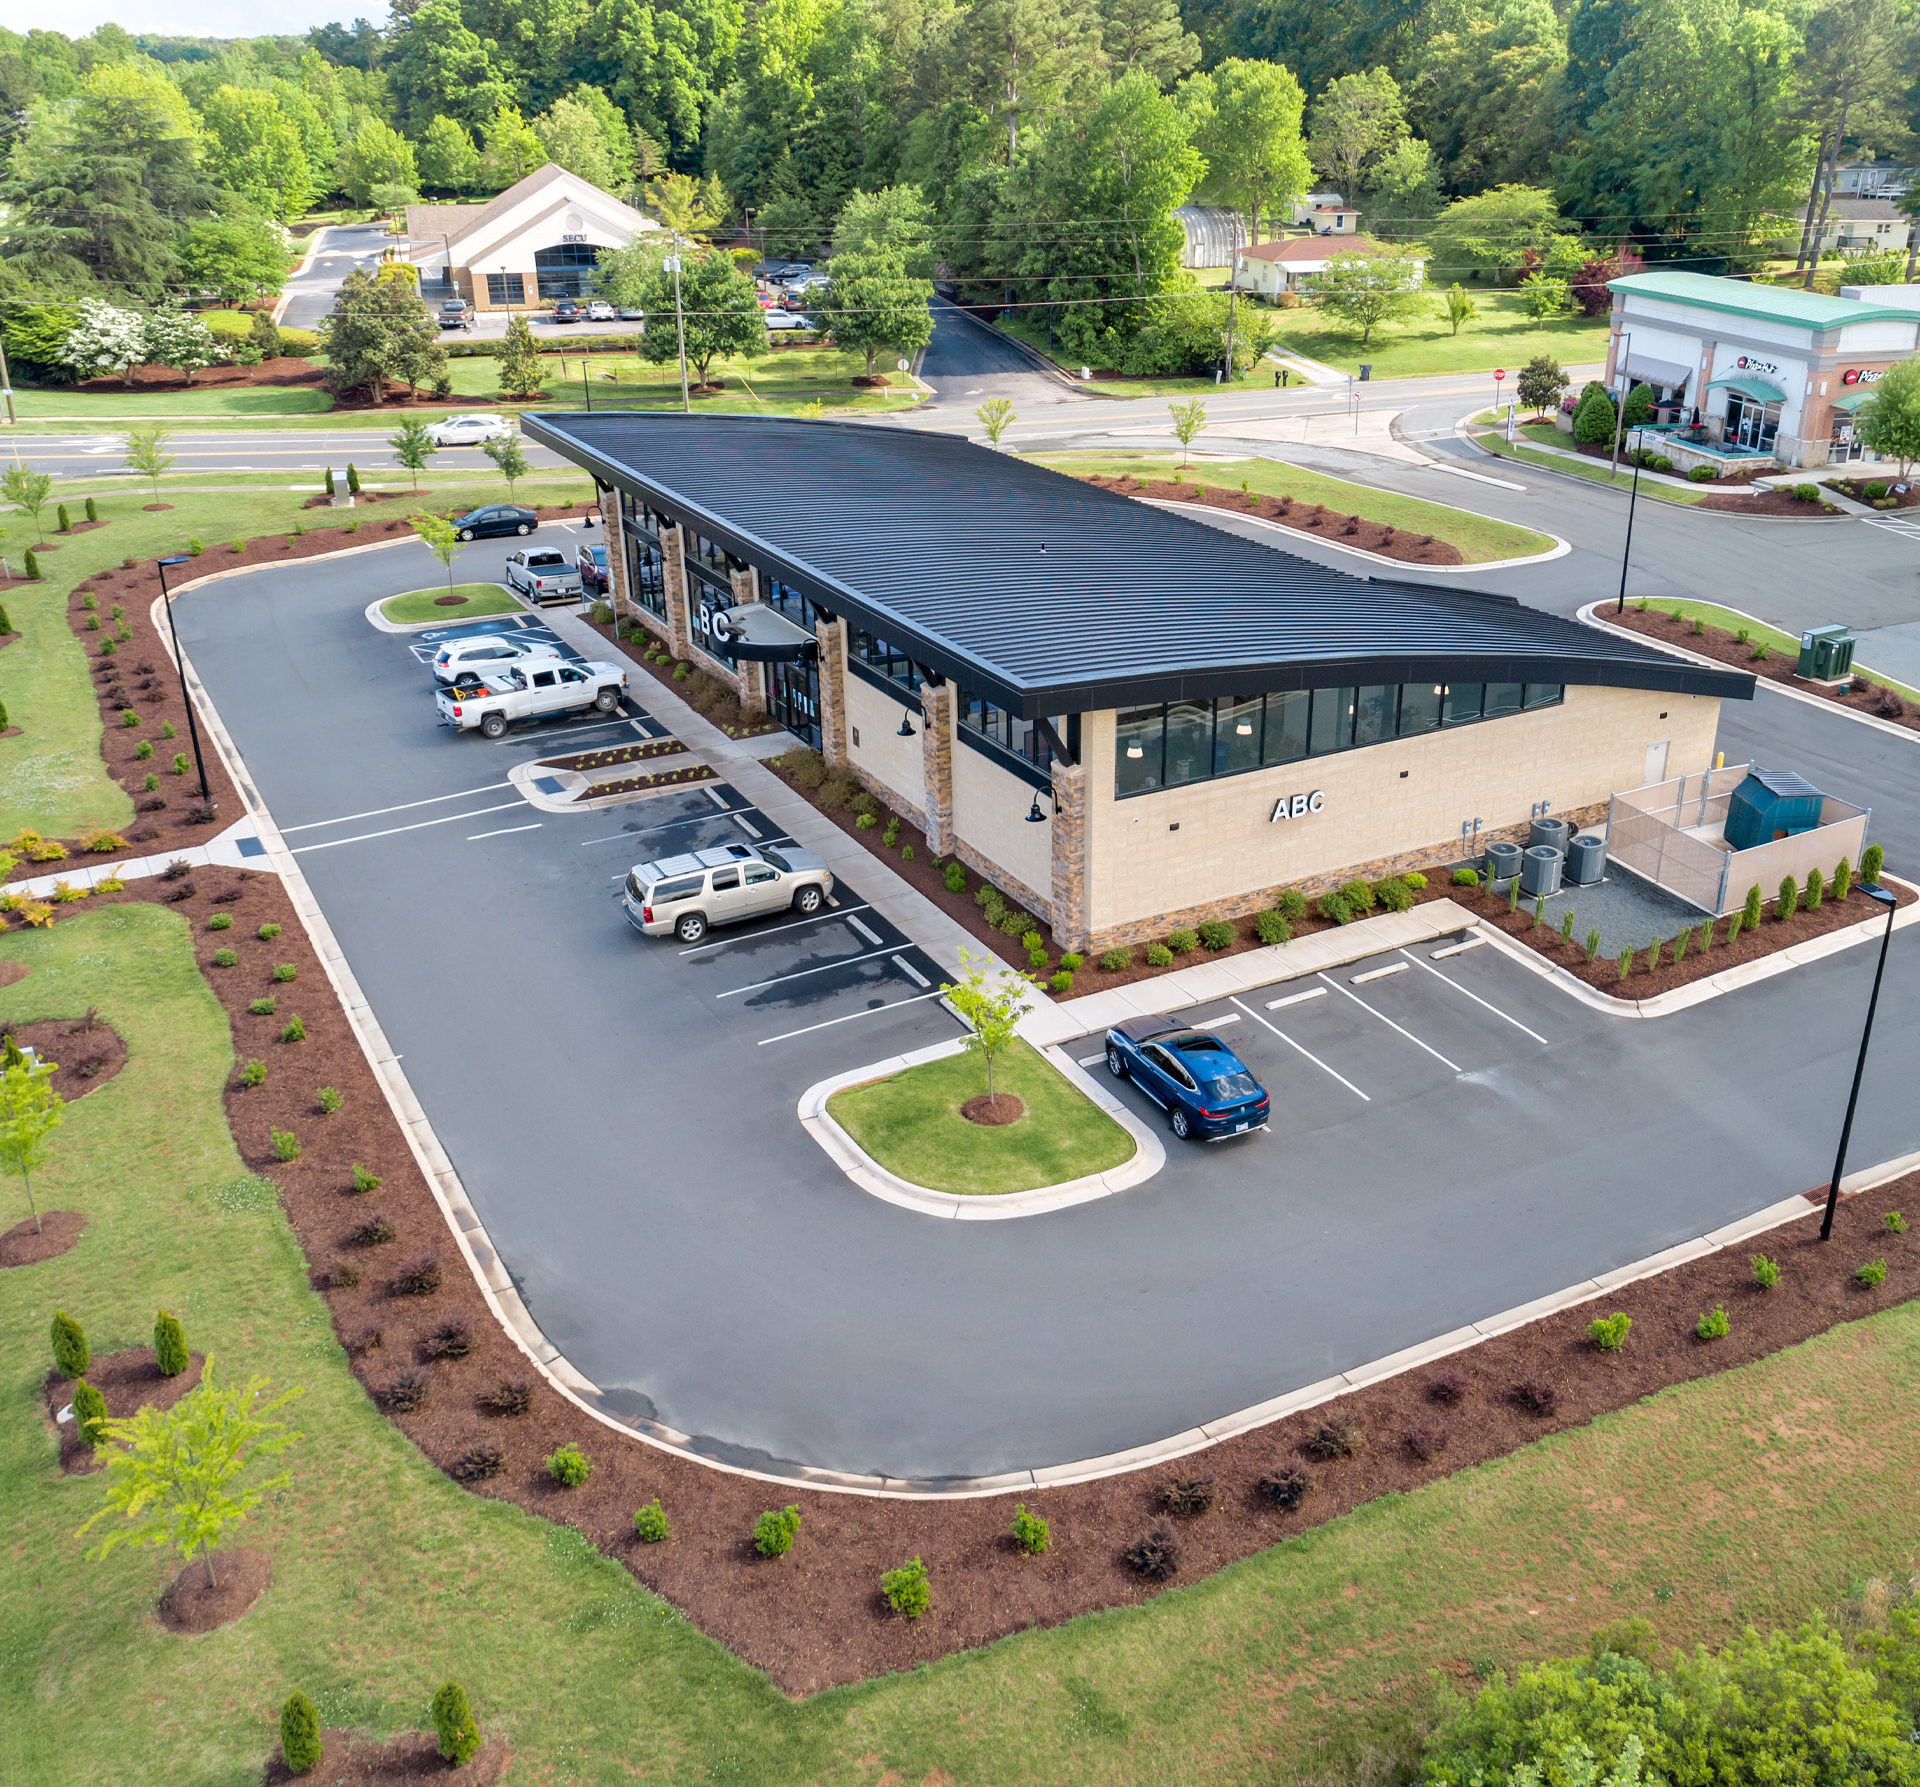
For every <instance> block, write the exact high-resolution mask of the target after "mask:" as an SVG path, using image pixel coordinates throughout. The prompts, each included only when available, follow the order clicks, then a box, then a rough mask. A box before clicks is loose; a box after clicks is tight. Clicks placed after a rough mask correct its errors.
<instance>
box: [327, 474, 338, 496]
mask: <svg viewBox="0 0 1920 1787" xmlns="http://www.w3.org/2000/svg"><path fill="white" fill-rule="evenodd" d="M338 494H339V493H338V492H337V491H336V490H335V489H334V487H333V467H332V466H328V467H327V497H328V499H329V500H331V499H332V498H333V497H335V496H337V495H338Z"/></svg>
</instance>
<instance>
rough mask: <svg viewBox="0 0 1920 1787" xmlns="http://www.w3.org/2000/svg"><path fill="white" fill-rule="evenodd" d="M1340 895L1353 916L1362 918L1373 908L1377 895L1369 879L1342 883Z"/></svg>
mask: <svg viewBox="0 0 1920 1787" xmlns="http://www.w3.org/2000/svg"><path fill="white" fill-rule="evenodd" d="M1340 897H1341V899H1343V900H1345V901H1346V903H1347V910H1348V911H1349V912H1351V913H1352V914H1353V915H1354V917H1355V918H1362V917H1364V916H1365V915H1366V914H1367V913H1369V912H1371V911H1372V910H1373V908H1374V906H1375V904H1376V902H1377V900H1378V897H1379V896H1378V895H1377V894H1376V893H1375V892H1374V888H1373V883H1372V882H1370V881H1348V882H1346V883H1344V884H1343V885H1342V887H1341V889H1340Z"/></svg>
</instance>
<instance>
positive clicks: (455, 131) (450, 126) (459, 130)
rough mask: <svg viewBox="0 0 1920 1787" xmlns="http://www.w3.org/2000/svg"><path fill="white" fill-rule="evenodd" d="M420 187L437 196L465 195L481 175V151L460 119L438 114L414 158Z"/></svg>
mask: <svg viewBox="0 0 1920 1787" xmlns="http://www.w3.org/2000/svg"><path fill="white" fill-rule="evenodd" d="M414 163H415V165H416V166H417V167H418V169H419V171H420V180H421V184H422V185H424V186H426V187H429V188H430V189H432V190H433V191H435V192H465V191H466V190H467V189H468V188H469V187H471V186H472V185H473V183H474V180H475V178H476V177H477V176H478V174H479V172H480V151H479V150H478V149H476V148H475V147H474V146H473V137H472V135H471V133H469V131H468V130H467V127H466V126H465V125H464V124H462V123H461V122H460V120H459V119H458V118H449V117H448V116H447V115H446V114H445V113H444V112H442V113H440V114H438V115H437V116H436V117H435V118H434V120H433V122H432V123H431V124H429V125H428V126H427V130H426V134H425V135H424V136H423V137H422V138H421V139H420V148H419V150H418V152H417V153H416V154H415V156H414Z"/></svg>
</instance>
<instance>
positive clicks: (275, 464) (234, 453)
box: [8, 403, 568, 482]
mask: <svg viewBox="0 0 1920 1787" xmlns="http://www.w3.org/2000/svg"><path fill="white" fill-rule="evenodd" d="M473 407H474V408H475V409H476V410H479V409H483V408H484V407H485V406H484V405H483V404H479V403H476V404H475V405H474V406H473ZM399 426H400V418H399V417H398V416H397V415H395V416H394V417H393V418H392V419H391V420H385V419H375V420H374V421H373V422H372V423H371V424H370V425H369V426H366V427H361V428H303V429H291V428H287V429H252V430H241V429H234V430H232V431H231V432H216V431H213V430H208V431H207V432H205V433H201V432H199V431H197V430H195V431H188V430H184V429H183V430H182V431H181V432H180V433H179V434H177V435H176V436H175V437H174V439H173V441H172V443H171V445H170V447H169V449H168V450H169V451H170V452H171V453H172V454H173V456H174V460H175V469H176V470H177V471H181V472H285V473H287V474H288V476H289V478H291V479H293V480H295V481H296V482H298V481H300V480H299V474H300V473H302V472H318V471H320V470H322V469H324V468H325V467H326V466H329V465H331V466H332V467H333V468H334V469H335V470H336V471H339V470H340V468H341V467H343V466H344V465H345V464H346V462H347V461H348V460H349V459H351V460H352V461H353V462H354V464H355V465H357V466H358V467H359V468H360V470H361V471H363V472H365V471H369V470H371V471H378V472H387V471H389V470H395V471H398V470H399V468H397V467H395V466H394V461H393V450H392V449H391V448H390V447H389V446H388V445H387V435H388V433H389V431H390V430H392V429H395V428H398V427H399ZM8 444H9V445H10V446H14V445H17V446H18V447H19V449H20V455H21V457H22V458H23V459H25V460H26V461H27V462H28V463H29V464H30V465H32V466H33V467H34V468H35V469H36V470H39V471H47V472H52V473H53V474H54V475H55V476H56V477H60V478H97V477H99V476H100V475H101V474H102V473H105V472H116V471H119V470H121V469H122V468H123V467H124V466H125V464H126V450H127V437H126V435H125V433H124V432H120V433H104V432H103V433H101V434H43V435H31V434H28V435H22V436H21V437H20V438H19V439H18V441H16V442H9V443H8ZM524 447H525V451H526V455H527V461H528V463H529V464H531V465H535V466H542V467H552V466H558V465H563V464H566V463H568V462H567V461H564V460H562V459H561V458H560V457H559V455H557V454H555V453H553V452H550V451H549V450H548V449H547V448H545V447H541V446H537V445H535V444H534V442H532V441H527V442H525V443H524ZM432 464H433V467H434V469H435V470H436V471H447V470H451V469H459V470H475V471H490V470H491V468H492V461H490V460H489V459H488V458H487V457H486V456H485V455H484V454H483V453H482V452H481V451H480V449H479V448H478V447H443V448H441V450H440V451H439V452H438V453H436V454H435V455H434V457H433V460H432ZM400 475H402V476H405V475H406V474H405V473H404V472H401V474H400Z"/></svg>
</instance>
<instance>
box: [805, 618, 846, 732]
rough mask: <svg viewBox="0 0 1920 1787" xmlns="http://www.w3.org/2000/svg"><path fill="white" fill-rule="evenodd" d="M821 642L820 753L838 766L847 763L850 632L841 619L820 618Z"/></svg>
mask: <svg viewBox="0 0 1920 1787" xmlns="http://www.w3.org/2000/svg"><path fill="white" fill-rule="evenodd" d="M813 632H814V637H815V638H816V639H818V640H819V641H820V666H819V669H820V755H821V756H823V757H824V758H826V760H827V762H828V763H829V764H830V765H831V766H832V767H833V768H834V769H844V768H845V767H846V763H847V635H846V630H845V628H844V626H843V625H842V623H841V622H839V621H837V620H836V621H825V620H816V621H815V622H814V623H813Z"/></svg>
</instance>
